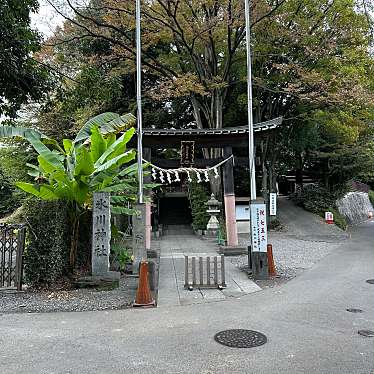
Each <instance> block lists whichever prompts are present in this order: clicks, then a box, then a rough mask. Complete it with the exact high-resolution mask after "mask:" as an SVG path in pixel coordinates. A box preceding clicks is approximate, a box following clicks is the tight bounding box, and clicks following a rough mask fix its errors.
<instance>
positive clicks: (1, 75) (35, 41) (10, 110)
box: [0, 0, 47, 117]
mask: <svg viewBox="0 0 374 374" xmlns="http://www.w3.org/2000/svg"><path fill="white" fill-rule="evenodd" d="M37 9H38V1H37V0H4V1H1V2H0V19H1V23H0V35H1V37H0V50H1V54H0V115H2V114H5V115H9V116H11V117H14V116H15V114H16V111H17V110H18V109H19V108H20V106H21V105H22V104H24V103H27V102H28V101H29V100H38V99H40V98H41V97H42V95H43V92H44V91H45V90H46V88H47V87H46V79H47V73H46V69H45V68H44V67H43V66H42V65H40V63H38V62H37V61H36V60H35V59H34V58H33V55H34V54H35V53H36V52H37V51H38V50H39V49H40V36H39V35H38V33H37V32H35V31H33V30H32V29H31V28H30V12H36V11H37Z"/></svg>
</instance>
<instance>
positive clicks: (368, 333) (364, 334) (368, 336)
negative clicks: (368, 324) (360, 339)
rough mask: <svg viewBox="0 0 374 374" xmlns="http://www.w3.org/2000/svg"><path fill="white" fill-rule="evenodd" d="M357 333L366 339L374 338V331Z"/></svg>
mask: <svg viewBox="0 0 374 374" xmlns="http://www.w3.org/2000/svg"><path fill="white" fill-rule="evenodd" d="M358 333H359V334H360V335H362V336H366V337H367V338H374V331H371V330H359V331H358Z"/></svg>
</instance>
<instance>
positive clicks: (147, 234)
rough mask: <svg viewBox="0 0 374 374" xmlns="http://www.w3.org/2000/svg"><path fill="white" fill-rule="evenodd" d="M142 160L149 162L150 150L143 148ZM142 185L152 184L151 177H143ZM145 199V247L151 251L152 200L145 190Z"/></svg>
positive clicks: (149, 192)
mask: <svg viewBox="0 0 374 374" xmlns="http://www.w3.org/2000/svg"><path fill="white" fill-rule="evenodd" d="M143 155H144V159H145V160H147V161H149V162H151V159H152V153H151V148H144V150H143ZM144 183H152V178H151V175H146V176H145V177H144ZM144 194H145V196H146V199H149V201H146V202H145V247H146V249H151V237H152V219H151V214H152V209H151V205H152V202H151V198H152V191H151V190H147V191H145V193H144Z"/></svg>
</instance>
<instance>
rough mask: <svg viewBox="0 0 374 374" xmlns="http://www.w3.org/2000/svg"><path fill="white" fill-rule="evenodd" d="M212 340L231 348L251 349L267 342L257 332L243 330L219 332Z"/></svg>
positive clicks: (264, 337) (265, 338) (263, 336)
mask: <svg viewBox="0 0 374 374" xmlns="http://www.w3.org/2000/svg"><path fill="white" fill-rule="evenodd" d="M214 340H215V341H216V342H217V343H219V344H222V345H226V346H228V347H232V348H253V347H258V346H260V345H263V344H265V343H266V342H267V341H268V339H267V337H266V336H265V335H264V334H261V333H260V332H258V331H252V330H243V329H234V330H225V331H221V332H219V333H217V334H216V335H214Z"/></svg>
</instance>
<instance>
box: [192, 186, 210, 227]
mask: <svg viewBox="0 0 374 374" xmlns="http://www.w3.org/2000/svg"><path fill="white" fill-rule="evenodd" d="M188 198H189V200H190V205H191V213H192V226H193V228H194V229H195V230H205V229H206V225H207V224H208V221H209V215H208V213H207V212H206V210H207V206H206V205H205V203H206V202H207V201H208V200H209V195H208V191H207V189H206V188H205V187H204V186H203V185H202V184H201V183H197V181H195V180H193V181H192V182H191V183H189V187H188Z"/></svg>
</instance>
